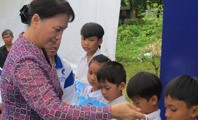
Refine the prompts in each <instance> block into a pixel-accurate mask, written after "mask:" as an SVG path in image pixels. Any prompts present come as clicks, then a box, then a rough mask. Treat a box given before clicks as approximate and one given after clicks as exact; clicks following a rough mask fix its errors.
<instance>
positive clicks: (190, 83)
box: [165, 75, 198, 108]
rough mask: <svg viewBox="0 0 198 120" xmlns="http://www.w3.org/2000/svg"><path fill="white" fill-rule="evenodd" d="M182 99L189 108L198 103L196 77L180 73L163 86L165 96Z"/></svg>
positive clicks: (197, 80) (197, 79)
mask: <svg viewBox="0 0 198 120" xmlns="http://www.w3.org/2000/svg"><path fill="white" fill-rule="evenodd" d="M168 96H170V97H171V98H173V99H177V100H179V101H184V102H185V103H186V104H187V107H188V108H190V107H192V106H194V105H198V78H197V77H190V76H189V75H181V76H178V77H176V78H174V79H172V80H171V81H170V82H169V83H168V84H167V86H166V87H165V97H168Z"/></svg>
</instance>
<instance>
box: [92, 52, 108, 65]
mask: <svg viewBox="0 0 198 120" xmlns="http://www.w3.org/2000/svg"><path fill="white" fill-rule="evenodd" d="M94 61H96V62H98V63H100V64H103V63H105V62H108V61H111V60H110V59H109V58H108V57H107V56H105V55H103V54H99V55H96V56H94V57H93V58H92V59H91V61H90V62H89V65H90V64H91V63H92V62H94Z"/></svg>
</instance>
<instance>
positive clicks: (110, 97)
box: [97, 61, 126, 105]
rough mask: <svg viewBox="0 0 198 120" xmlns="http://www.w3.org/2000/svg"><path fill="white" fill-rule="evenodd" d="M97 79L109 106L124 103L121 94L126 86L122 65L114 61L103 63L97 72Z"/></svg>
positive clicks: (123, 97)
mask: <svg viewBox="0 0 198 120" xmlns="http://www.w3.org/2000/svg"><path fill="white" fill-rule="evenodd" d="M97 79H98V81H99V83H100V84H101V91H102V95H103V97H104V98H105V99H106V100H107V101H108V104H109V105H114V104H117V103H121V102H125V101H126V100H125V96H124V95H123V93H122V92H123V89H124V88H125V84H126V71H125V69H124V67H123V66H122V64H120V63H118V62H116V61H109V62H106V63H104V64H103V65H102V66H101V68H100V69H99V71H98V74H97Z"/></svg>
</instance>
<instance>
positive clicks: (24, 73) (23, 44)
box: [1, 0, 143, 120]
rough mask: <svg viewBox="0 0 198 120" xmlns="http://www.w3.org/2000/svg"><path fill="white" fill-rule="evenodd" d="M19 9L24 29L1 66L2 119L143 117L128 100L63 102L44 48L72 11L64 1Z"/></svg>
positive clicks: (44, 0)
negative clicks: (90, 104)
mask: <svg viewBox="0 0 198 120" xmlns="http://www.w3.org/2000/svg"><path fill="white" fill-rule="evenodd" d="M20 12H21V13H20V15H21V19H22V22H23V23H25V24H28V28H27V30H26V31H25V32H24V33H21V34H20V35H19V38H18V39H17V40H16V41H15V43H14V45H13V47H12V49H11V50H10V52H9V55H8V57H7V59H6V62H5V66H4V69H3V73H2V85H1V87H2V100H3V108H2V109H3V111H2V115H3V119H18V120H23V119H34V120H39V119H45V120H51V119H69V120H74V119H109V118H111V117H116V118H122V119H132V118H133V117H137V116H139V117H143V115H142V114H140V113H138V112H136V111H137V109H136V108H135V107H133V106H132V105H130V104H129V103H122V104H119V105H115V106H111V107H104V108H96V107H82V108H81V107H78V106H71V105H69V104H64V103H63V102H62V101H61V97H62V94H63V92H62V89H61V86H60V83H59V81H58V77H57V75H56V71H55V69H54V68H53V67H52V63H51V61H50V59H49V58H48V56H47V54H46V52H45V49H48V48H50V47H52V45H53V44H54V43H55V42H56V41H58V40H61V37H62V34H63V31H64V30H65V29H66V28H67V25H68V22H72V21H73V20H74V12H73V10H72V8H71V7H70V5H69V3H68V2H67V1H65V0H33V1H32V2H31V3H30V4H29V5H25V6H24V7H23V8H22V9H21V11H20ZM44 48H45V49H44ZM134 114H135V116H134Z"/></svg>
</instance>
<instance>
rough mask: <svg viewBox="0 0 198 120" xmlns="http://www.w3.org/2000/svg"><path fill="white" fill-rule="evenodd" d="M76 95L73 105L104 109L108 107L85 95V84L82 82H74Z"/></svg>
mask: <svg viewBox="0 0 198 120" xmlns="http://www.w3.org/2000/svg"><path fill="white" fill-rule="evenodd" d="M74 85H75V89H76V94H77V97H76V99H75V100H74V101H73V102H72V103H71V104H72V105H78V106H98V107H103V106H107V104H106V103H103V102H101V101H98V100H95V99H93V98H90V97H87V96H85V95H84V94H83V91H84V88H85V83H83V82H80V81H75V82H74Z"/></svg>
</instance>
